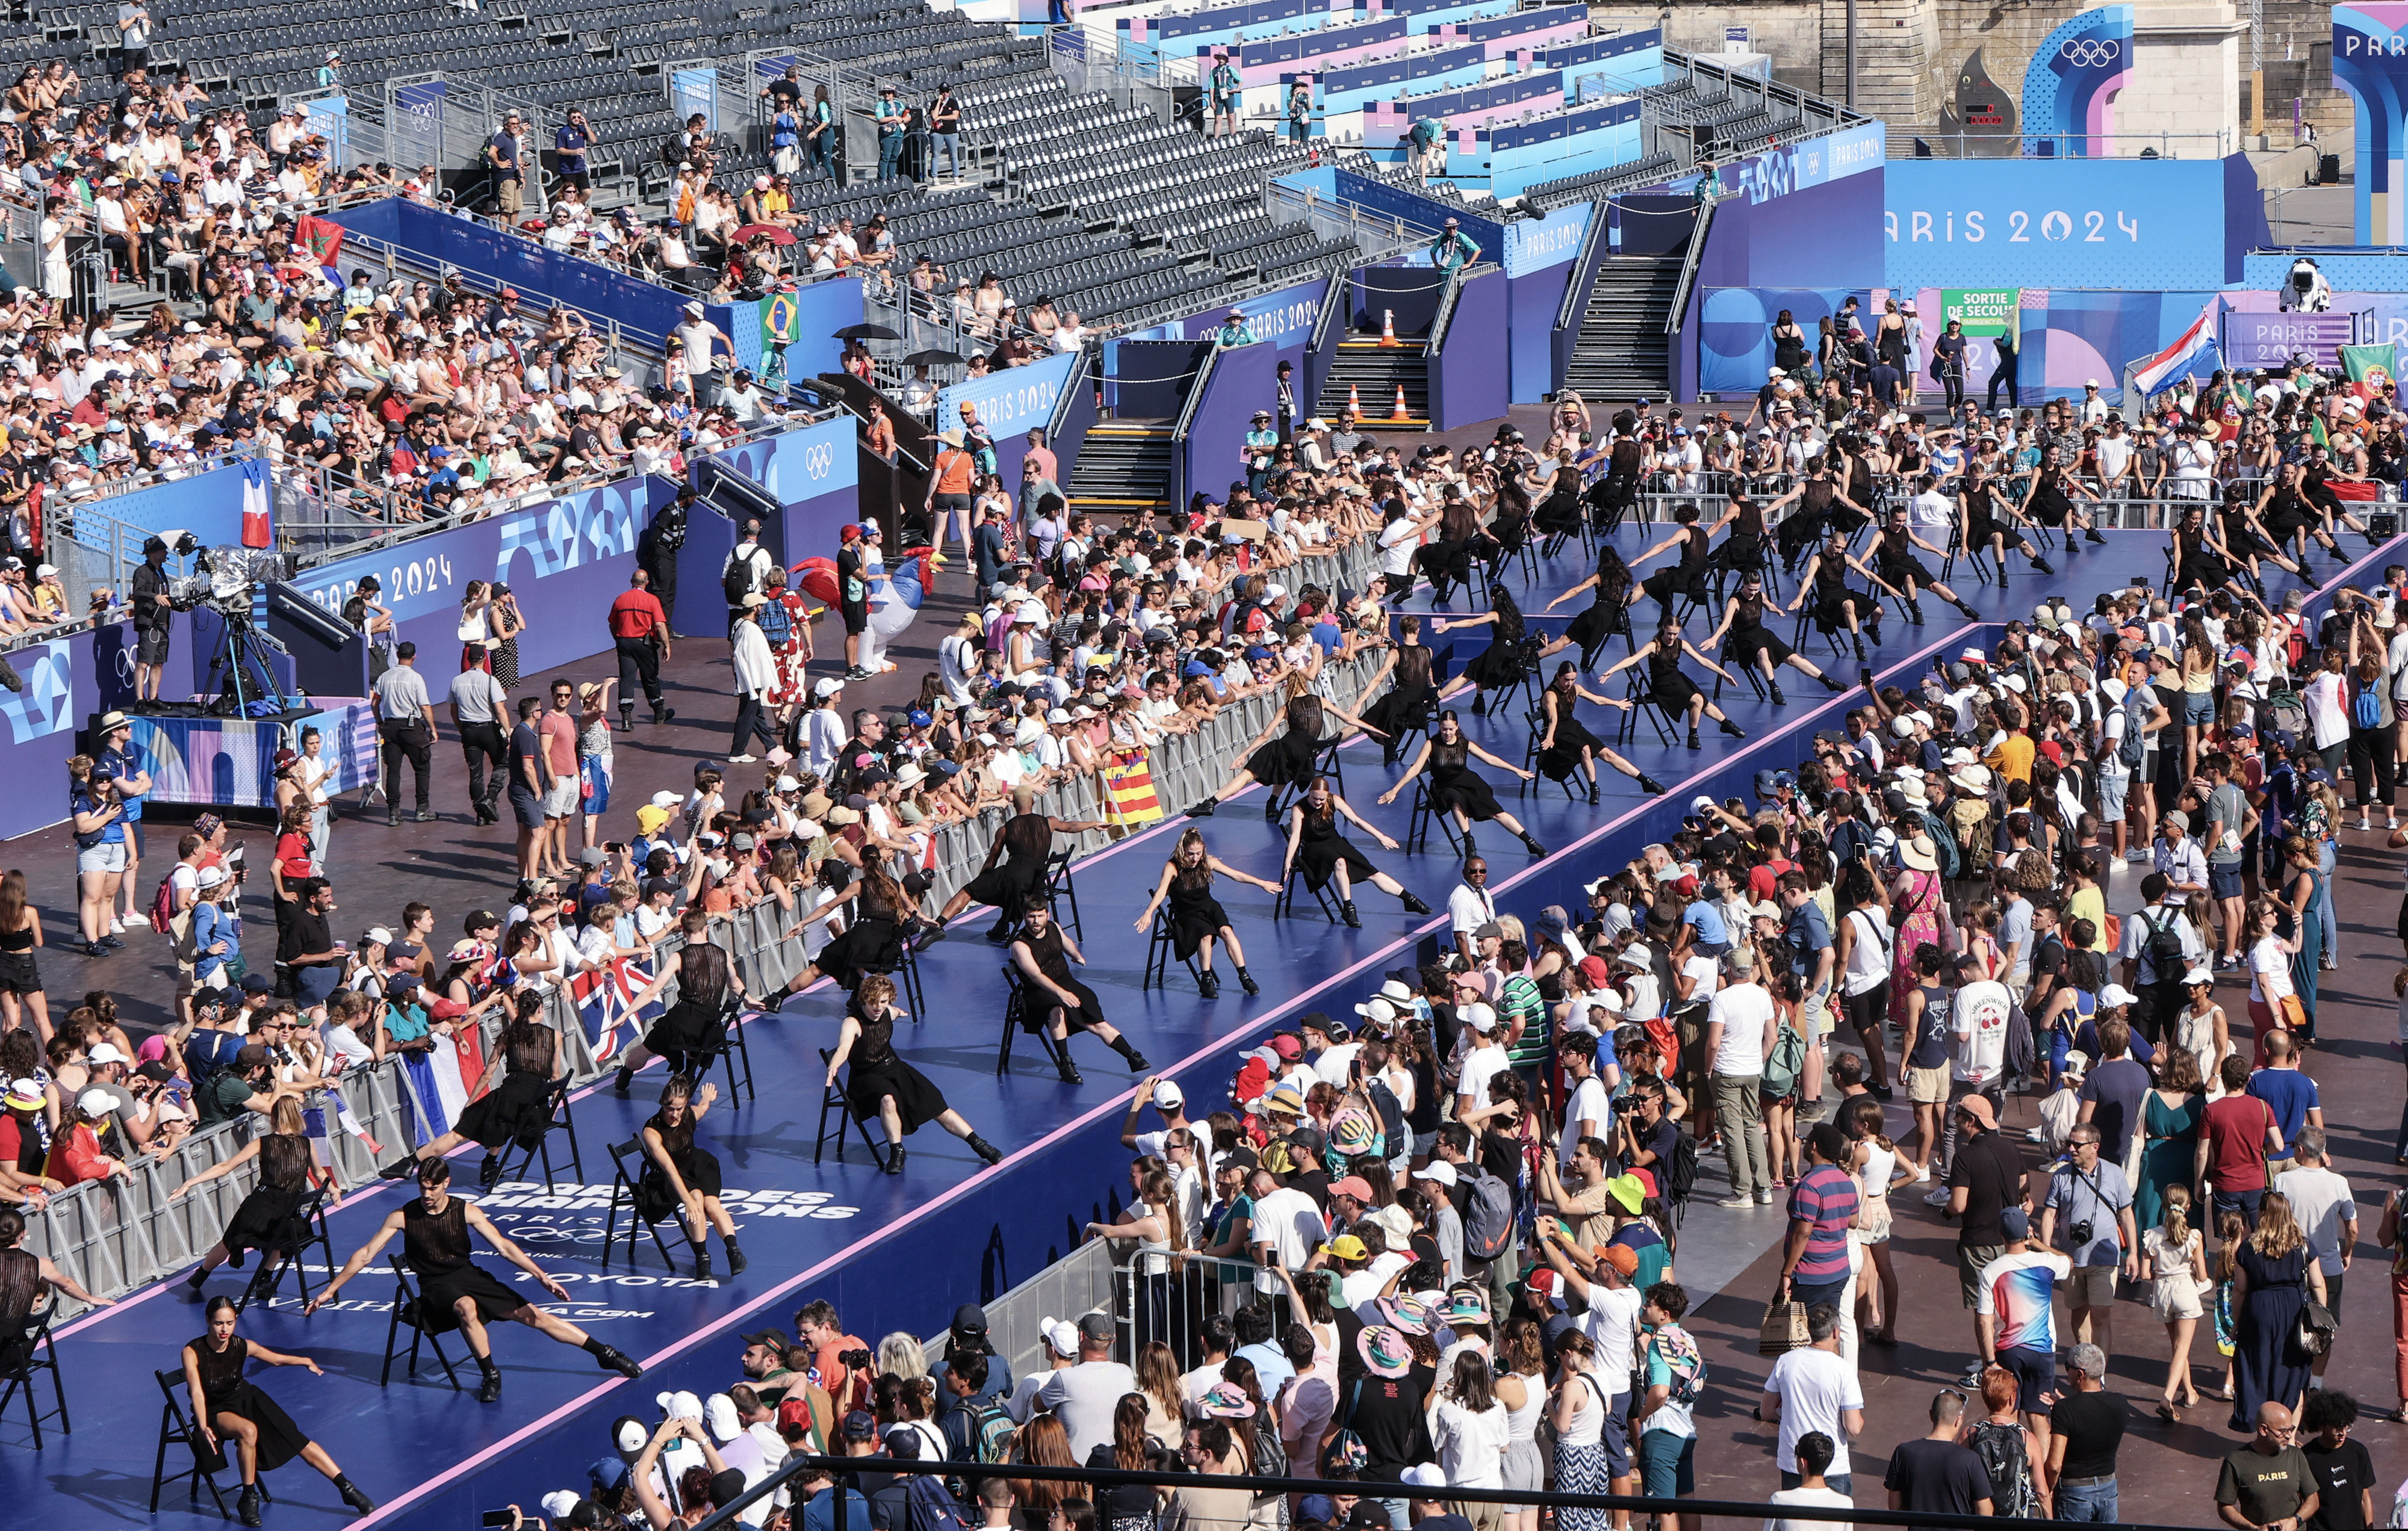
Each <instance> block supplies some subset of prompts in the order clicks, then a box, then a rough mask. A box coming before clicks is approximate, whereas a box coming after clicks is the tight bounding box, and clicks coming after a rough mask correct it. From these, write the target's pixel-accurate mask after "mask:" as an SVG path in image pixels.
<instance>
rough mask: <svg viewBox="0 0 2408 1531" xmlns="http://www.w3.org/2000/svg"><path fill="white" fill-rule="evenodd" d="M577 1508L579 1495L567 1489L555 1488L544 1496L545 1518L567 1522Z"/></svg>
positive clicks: (562, 1522)
mask: <svg viewBox="0 0 2408 1531" xmlns="http://www.w3.org/2000/svg"><path fill="white" fill-rule="evenodd" d="M576 1508H577V1495H575V1494H573V1493H571V1492H570V1491H569V1490H567V1489H554V1490H552V1492H551V1493H550V1494H547V1495H544V1496H543V1518H544V1519H545V1520H547V1521H554V1522H559V1523H561V1524H566V1522H567V1520H568V1517H569V1514H570V1512H571V1511H573V1510H576Z"/></svg>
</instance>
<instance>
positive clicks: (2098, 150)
mask: <svg viewBox="0 0 2408 1531" xmlns="http://www.w3.org/2000/svg"><path fill="white" fill-rule="evenodd" d="M2131 78H2132V7H2129V6H2100V7H2095V8H2093V9H2090V10H2085V11H2084V12H2082V13H2081V14H2080V15H2078V16H2075V17H2072V18H2071V19H2070V20H2068V21H2063V22H2061V23H2060V24H2058V26H2057V28H2056V29H2055V30H2054V31H2052V32H2050V33H2049V35H2048V36H2046V37H2045V38H2043V39H2042V42H2041V45H2040V47H2039V48H2038V49H2036V50H2033V52H2032V60H2031V64H2029V65H2028V67H2027V68H2026V69H2025V70H2024V152H2025V153H2026V154H2031V155H2042V156H2045V155H2056V156H2057V157H2060V158H2068V159H2071V158H2080V157H2085V156H2100V155H2112V154H2113V153H2114V141H2113V140H2114V134H2115V97H2116V94H2117V93H2119V92H2121V91H2122V90H2123V88H2124V87H2125V86H2126V85H2127V84H2128V83H2129V82H2130V81H2131Z"/></svg>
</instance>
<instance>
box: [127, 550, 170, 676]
mask: <svg viewBox="0 0 2408 1531" xmlns="http://www.w3.org/2000/svg"><path fill="white" fill-rule="evenodd" d="M166 564H167V544H166V543H165V541H163V540H162V539H160V538H158V537H145V538H143V541H142V562H141V564H140V565H139V566H137V567H136V569H135V571H134V580H133V605H134V700H135V701H136V703H137V704H138V703H142V702H155V701H157V700H158V699H159V677H160V674H161V672H162V671H163V670H165V667H166V664H167V622H168V620H169V618H170V617H171V616H172V615H173V613H174V611H175V602H174V601H173V600H172V599H171V598H170V597H169V596H168V594H167V576H166V573H165V568H166Z"/></svg>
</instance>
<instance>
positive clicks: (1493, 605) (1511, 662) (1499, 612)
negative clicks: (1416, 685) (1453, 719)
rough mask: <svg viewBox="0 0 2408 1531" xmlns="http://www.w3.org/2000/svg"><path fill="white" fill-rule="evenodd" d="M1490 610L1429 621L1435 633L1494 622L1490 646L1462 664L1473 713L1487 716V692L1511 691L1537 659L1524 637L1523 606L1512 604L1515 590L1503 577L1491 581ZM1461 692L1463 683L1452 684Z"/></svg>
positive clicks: (1525, 635) (1489, 641)
mask: <svg viewBox="0 0 2408 1531" xmlns="http://www.w3.org/2000/svg"><path fill="white" fill-rule="evenodd" d="M1488 605H1489V610H1488V614H1487V615H1486V616H1484V617H1438V618H1434V619H1432V620H1431V622H1430V631H1431V632H1432V633H1444V632H1446V631H1447V630H1448V629H1450V628H1455V627H1485V626H1488V625H1489V624H1491V623H1494V624H1495V625H1496V628H1497V632H1496V636H1495V637H1491V638H1490V639H1489V640H1488V647H1487V648H1485V649H1483V650H1481V651H1479V652H1478V653H1476V654H1474V655H1472V656H1471V663H1470V664H1469V665H1465V666H1464V667H1463V675H1462V677H1461V679H1462V680H1469V681H1470V682H1471V684H1472V687H1473V693H1472V697H1471V715H1472V716H1473V717H1475V718H1478V717H1484V716H1486V715H1487V712H1488V694H1489V693H1490V692H1492V691H1511V690H1512V689H1513V688H1514V687H1515V686H1518V685H1520V684H1521V683H1522V677H1524V676H1526V675H1527V674H1529V673H1530V667H1531V665H1532V664H1533V663H1534V661H1533V658H1532V656H1531V654H1530V652H1529V650H1528V648H1527V646H1526V645H1525V644H1524V642H1523V639H1524V638H1525V637H1527V633H1526V631H1525V629H1524V627H1523V625H1522V608H1520V607H1518V606H1516V605H1514V604H1513V593H1512V591H1510V590H1508V589H1506V588H1505V584H1504V581H1503V580H1501V579H1492V580H1490V581H1489V582H1488ZM1453 689H1454V690H1455V691H1457V692H1459V691H1460V690H1461V687H1460V685H1459V684H1458V685H1457V686H1456V687H1455V688H1453Z"/></svg>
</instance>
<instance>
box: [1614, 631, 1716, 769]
mask: <svg viewBox="0 0 2408 1531" xmlns="http://www.w3.org/2000/svg"><path fill="white" fill-rule="evenodd" d="M1683 654H1687V655H1688V656H1689V657H1690V658H1692V659H1694V660H1696V661H1697V662H1698V663H1699V664H1700V665H1704V666H1705V667H1706V668H1708V669H1710V670H1712V671H1713V672H1714V673H1715V674H1716V675H1719V676H1721V677H1722V678H1723V679H1724V680H1737V679H1738V677H1737V676H1734V675H1732V674H1731V672H1730V671H1728V670H1727V669H1724V668H1723V667H1722V666H1721V665H1717V664H1715V663H1714V662H1713V660H1711V659H1708V658H1707V657H1706V656H1705V655H1703V654H1701V653H1699V652H1698V651H1697V649H1696V648H1695V647H1694V646H1693V645H1691V644H1690V642H1689V640H1688V639H1687V638H1684V637H1682V636H1681V624H1680V623H1679V622H1674V621H1673V620H1672V619H1671V618H1670V617H1669V616H1667V617H1666V618H1665V619H1664V620H1663V621H1662V622H1657V623H1656V636H1655V637H1652V638H1649V639H1648V640H1647V641H1646V643H1645V644H1643V645H1641V648H1640V650H1639V651H1638V652H1637V653H1634V654H1631V655H1630V656H1629V657H1627V658H1626V659H1624V660H1623V661H1622V662H1621V663H1620V664H1618V665H1614V666H1613V668H1612V669H1608V670H1601V671H1599V672H1598V678H1597V680H1598V684H1599V685H1603V684H1604V683H1605V682H1607V681H1608V680H1613V678H1614V676H1615V674H1616V673H1618V672H1620V671H1622V670H1627V669H1628V668H1629V667H1630V666H1631V665H1638V664H1641V663H1643V664H1645V665H1646V666H1647V689H1648V691H1649V692H1650V693H1651V694H1653V695H1654V697H1655V701H1656V706H1657V707H1658V708H1662V709H1663V710H1664V712H1665V714H1666V715H1667V716H1674V717H1677V716H1683V715H1685V716H1686V717H1687V719H1688V723H1689V748H1690V749H1692V750H1702V749H1704V748H1705V746H1704V745H1703V744H1702V743H1701V742H1700V741H1699V738H1698V720H1699V718H1700V717H1708V718H1712V719H1713V721H1714V722H1716V723H1720V724H1721V725H1722V730H1723V732H1724V733H1726V734H1728V735H1729V736H1730V737H1733V738H1735V739H1743V738H1745V737H1747V735H1746V733H1745V732H1744V731H1743V730H1742V728H1741V727H1740V725H1739V724H1737V723H1733V722H1731V721H1730V719H1728V718H1727V717H1725V716H1724V715H1723V709H1722V708H1720V707H1717V706H1716V705H1714V703H1713V702H1712V701H1710V700H1708V699H1707V697H1706V694H1705V693H1704V692H1702V691H1699V689H1698V688H1697V686H1696V685H1695V684H1694V683H1693V682H1692V681H1691V680H1689V678H1688V676H1687V675H1685V674H1684V673H1683V672H1682V669H1681V656H1682V655H1683Z"/></svg>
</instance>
